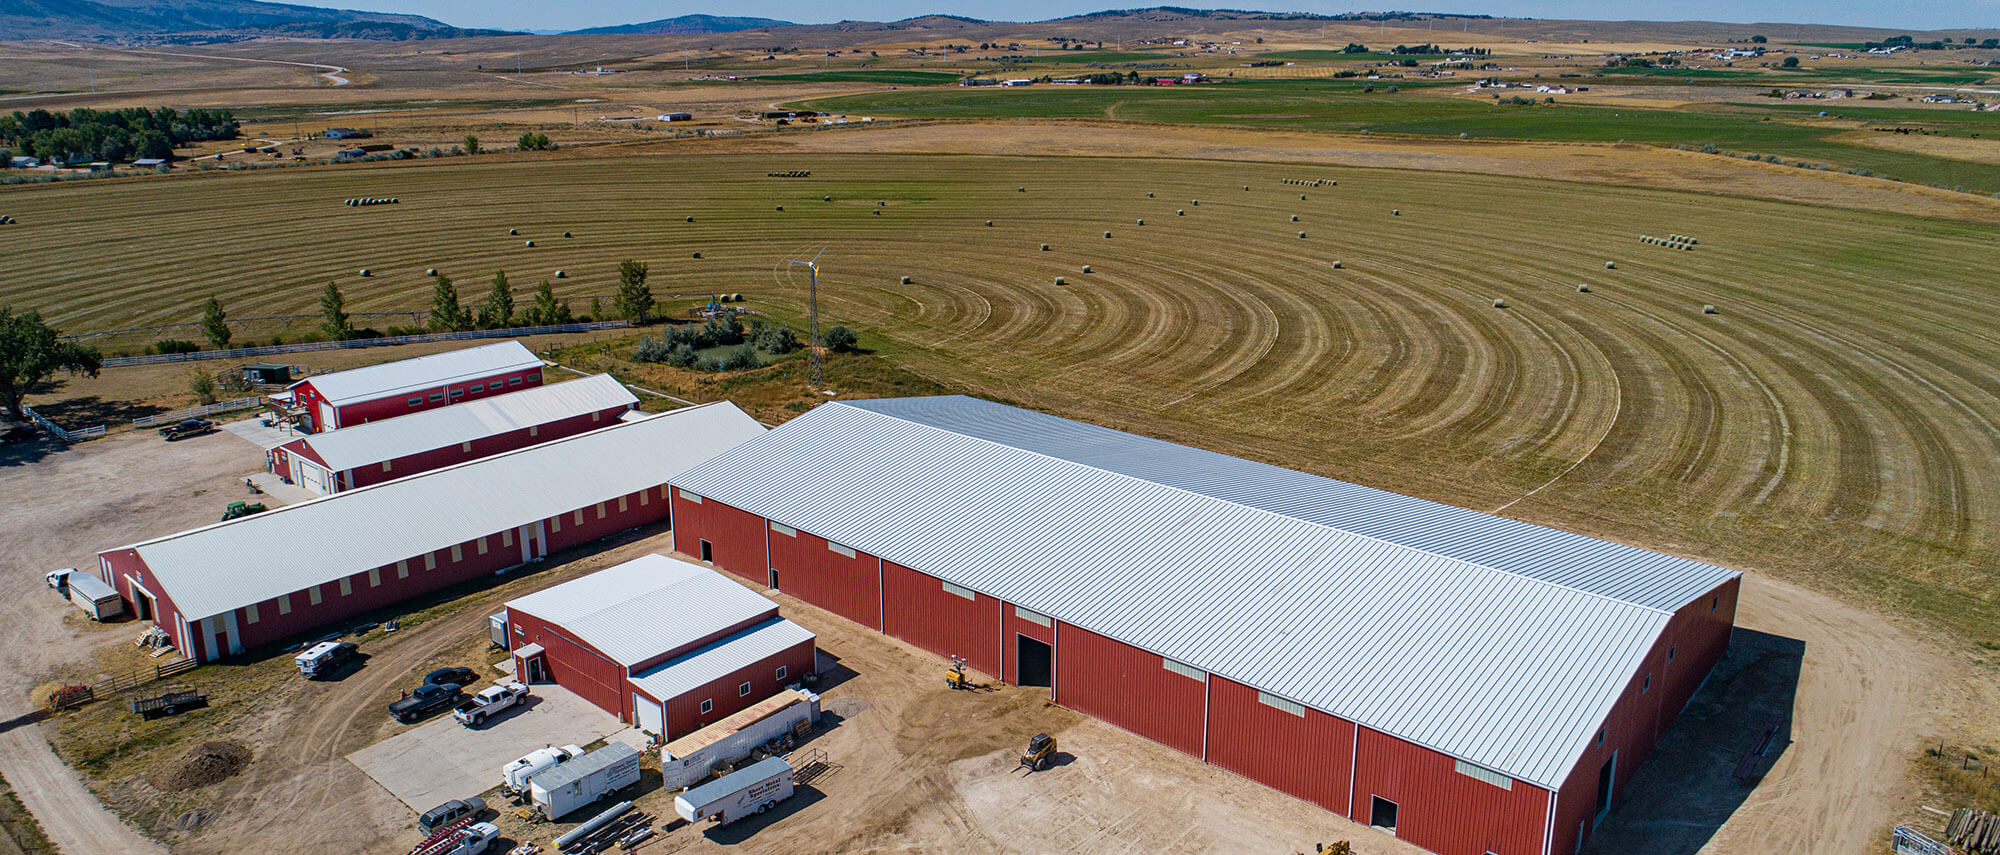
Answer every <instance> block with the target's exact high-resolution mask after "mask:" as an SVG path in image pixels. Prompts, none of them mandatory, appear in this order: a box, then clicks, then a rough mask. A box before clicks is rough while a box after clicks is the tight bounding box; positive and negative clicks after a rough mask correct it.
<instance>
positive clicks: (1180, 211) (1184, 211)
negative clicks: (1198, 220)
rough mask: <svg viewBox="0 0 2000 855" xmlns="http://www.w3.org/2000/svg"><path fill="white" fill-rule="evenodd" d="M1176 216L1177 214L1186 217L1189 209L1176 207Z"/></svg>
mask: <svg viewBox="0 0 2000 855" xmlns="http://www.w3.org/2000/svg"><path fill="white" fill-rule="evenodd" d="M1174 216H1176V217H1185V216H1187V209H1186V208H1176V209H1175V210H1174Z"/></svg>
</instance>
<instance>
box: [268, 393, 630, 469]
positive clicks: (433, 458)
mask: <svg viewBox="0 0 2000 855" xmlns="http://www.w3.org/2000/svg"><path fill="white" fill-rule="evenodd" d="M638 405H639V399H638V398H637V397H635V396H633V394H632V393H631V391H630V390H628V389H626V388H625V386H624V385H623V384H621V383H619V382H618V381H617V380H616V379H614V378H612V376H611V375H609V374H597V375H593V376H590V377H582V378H578V379H576V380H570V381H568V382H564V383H550V384H547V385H540V384H538V385H534V386H529V387H527V388H526V389H525V390H523V391H520V392H514V393H510V394H506V395H501V396H499V397H493V398H484V399H481V400H477V401H469V402H466V403H463V404H457V405H455V406H449V407H439V408H438V409H435V410H422V411H419V412H415V413H411V414H409V415H405V416H396V417H395V418H389V419H381V420H379V421H372V422H367V423H365V424H358V425H354V426H353V427H348V428H343V429H341V430H336V431H328V432H326V433H316V434H310V435H307V436H302V437H299V438H298V439H295V440H292V441H291V442H288V443H285V444H284V445H280V446H278V447H277V448H273V449H271V450H270V452H269V453H268V455H267V458H268V466H269V468H270V470H271V472H272V473H274V474H276V475H278V476H279V477H281V478H283V479H285V481H286V482H288V483H294V484H298V485H299V486H302V487H305V488H306V489H308V490H312V491H313V492H315V493H319V494H321V495H331V494H334V493H338V492H341V491H343V490H352V489H354V488H356V487H366V486H368V485H370V484H380V483H382V482H383V481H393V480H395V479H397V478H402V477H404V476H407V475H415V474H417V473H419V472H429V471H430V470H432V469H440V468H443V467H446V466H451V465H454V464H458V463H464V462H466V461H468V460H478V459H479V458H482V457H491V456H493V455H495V454H499V453H501V452H505V451H513V450H514V449H517V448H526V447H528V446H530V445H535V444H537V443H543V442H549V441H551V440H557V439H562V438H563V437H566V436H575V435H576V434H579V433H583V432H585V431H591V430H596V429H598V428H601V427H606V426H608V425H611V424H614V423H616V422H617V421H618V419H619V417H621V416H623V415H624V414H625V413H627V412H630V411H631V410H633V409H636V408H637V407H638Z"/></svg>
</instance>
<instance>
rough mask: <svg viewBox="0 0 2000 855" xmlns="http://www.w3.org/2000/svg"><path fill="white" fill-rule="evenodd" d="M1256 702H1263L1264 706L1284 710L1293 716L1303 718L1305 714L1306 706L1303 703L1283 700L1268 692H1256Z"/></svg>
mask: <svg viewBox="0 0 2000 855" xmlns="http://www.w3.org/2000/svg"><path fill="white" fill-rule="evenodd" d="M1257 703H1260V704H1263V705H1264V706H1267V707H1270V708H1272V709H1278V710H1284V711H1285V712H1288V713H1291V714H1292V715H1295V716H1299V717H1300V718H1304V717H1305V714H1306V707H1305V705H1304V704H1301V703H1296V702H1293V701H1288V700H1285V699H1284V698H1281V697H1278V696H1277V695H1273V694H1271V693H1269V692H1258V693H1257Z"/></svg>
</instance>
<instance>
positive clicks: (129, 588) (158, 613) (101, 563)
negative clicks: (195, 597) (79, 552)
mask: <svg viewBox="0 0 2000 855" xmlns="http://www.w3.org/2000/svg"><path fill="white" fill-rule="evenodd" d="M97 565H98V571H97V575H98V577H99V578H102V579H103V580H104V581H105V583H106V584H109V585H110V586H111V589H112V590H114V591H117V592H118V593H120V594H122V595H124V597H125V607H126V608H128V609H131V610H132V614H134V615H137V614H138V613H139V612H138V608H139V606H138V603H139V597H140V593H139V590H138V589H139V587H141V586H143V587H144V588H145V589H146V591H147V592H149V593H151V594H152V595H153V616H152V621H153V624H154V625H155V626H158V627H159V628H161V629H163V630H166V632H167V637H168V638H170V639H173V642H174V649H176V650H180V651H181V655H182V656H186V657H189V658H198V657H199V656H200V655H201V654H200V653H199V652H198V651H196V650H183V649H181V644H180V634H179V632H178V631H177V630H176V629H175V627H176V626H178V624H177V623H176V621H175V619H176V618H178V617H179V616H180V609H179V607H178V606H175V605H174V599H173V597H170V596H168V595H167V591H166V588H165V586H163V585H161V584H160V580H158V579H155V578H153V568H151V567H147V566H146V561H145V559H143V558H140V557H139V553H138V551H137V550H132V549H114V550H110V551H107V552H100V553H98V554H97ZM135 583H136V585H135ZM189 634H190V635H194V634H196V633H195V632H194V630H193V628H192V627H190V628H189ZM195 643H196V644H200V642H199V641H196V642H195Z"/></svg>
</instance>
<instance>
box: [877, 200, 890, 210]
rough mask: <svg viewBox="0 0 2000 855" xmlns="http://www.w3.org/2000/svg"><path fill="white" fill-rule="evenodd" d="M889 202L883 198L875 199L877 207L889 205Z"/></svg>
mask: <svg viewBox="0 0 2000 855" xmlns="http://www.w3.org/2000/svg"><path fill="white" fill-rule="evenodd" d="M887 204H889V203H888V202H886V201H884V200H881V199H877V200H875V207H877V208H880V207H882V206H884V205H887Z"/></svg>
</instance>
